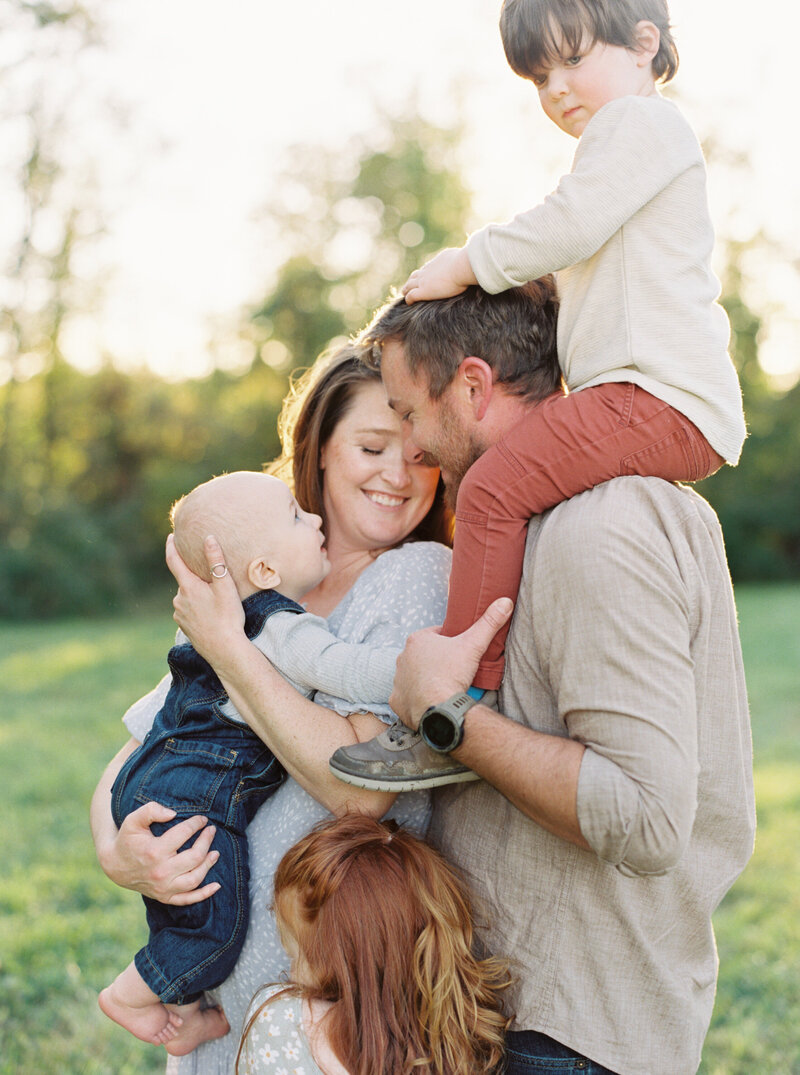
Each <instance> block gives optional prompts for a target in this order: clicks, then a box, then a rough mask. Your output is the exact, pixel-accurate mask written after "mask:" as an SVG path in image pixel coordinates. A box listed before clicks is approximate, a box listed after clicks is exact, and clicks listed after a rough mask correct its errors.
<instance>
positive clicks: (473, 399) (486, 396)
mask: <svg viewBox="0 0 800 1075" xmlns="http://www.w3.org/2000/svg"><path fill="white" fill-rule="evenodd" d="M458 376H459V378H460V380H461V383H462V385H463V387H464V388H465V390H466V393H467V399H468V402H469V406H470V409H471V410H472V413H473V416H474V417H475V419H476V420H477V421H478V422H480V421H481V419H482V418H483V417H484V415H485V414H486V410H487V408H488V406H489V401H490V400H491V398H492V391H493V390H494V373H493V372H492V367H491V366H490V365H489V363H488V362H486V361H484V359H482V358H478V357H477V356H476V355H468V356H467V357H466V358H465V359H463V360H462V362H461V365H460V366H459V367H458Z"/></svg>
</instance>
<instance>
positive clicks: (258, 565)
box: [247, 556, 281, 590]
mask: <svg viewBox="0 0 800 1075" xmlns="http://www.w3.org/2000/svg"><path fill="white" fill-rule="evenodd" d="M247 577H248V579H249V580H250V582H251V584H252V585H253V586H255V588H256V589H257V590H276V589H277V588H278V587H279V586H280V584H281V577H280V575H279V574H278V572H277V571H276V570H275V568H274V567H270V565H269V564H268V563H267V561H266V560H265V559H264V557H263V556H260V557H258V558H257V559H256V560H252V561H251V562H250V565H249V567H248V568H247Z"/></svg>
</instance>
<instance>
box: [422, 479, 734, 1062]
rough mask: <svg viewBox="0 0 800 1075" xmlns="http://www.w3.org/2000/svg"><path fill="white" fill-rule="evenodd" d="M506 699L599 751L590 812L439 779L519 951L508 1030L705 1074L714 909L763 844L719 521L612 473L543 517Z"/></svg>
mask: <svg viewBox="0 0 800 1075" xmlns="http://www.w3.org/2000/svg"><path fill="white" fill-rule="evenodd" d="M500 709H501V711H502V712H504V713H505V714H506V715H508V716H509V717H511V718H512V719H513V720H517V721H519V722H521V723H523V724H527V725H528V726H529V727H531V728H534V729H537V730H539V731H543V732H546V733H548V734H551V735H560V736H570V737H572V738H573V739H576V740H578V741H579V742H581V743H583V744H585V746H586V747H587V749H586V752H585V754H584V757H583V761H582V764H581V770H580V775H579V786H578V801H577V808H578V820H579V823H580V827H581V831H582V832H583V835H584V837H585V838H586V840H587V842H588V843H589V844H590V845H591V847H592V851H586V850H583V849H581V848H579V847H576V846H574V845H573V844H570V843H567V842H566V841H564V840H561V839H559V838H558V837H556V836H553V835H551V834H549V833H547V832H545V831H544V830H543V829H542V828H540V827H539V826H538V825H536V824H535V823H534V822H532V821H530V820H529V819H528V818H526V817H525V816H524V815H523V814H522V813H520V812H519V811H518V810H516V809H515V808H514V807H513V806H512V805H511V804H510V803H509V802H508V801H507V800H506V799H505V798H503V796H502V795H501V794H500V793H499V792H498V791H496V790H495V789H494V788H493V787H491V786H490V785H489V784H486V783H484V782H482V781H481V782H478V783H470V784H462V785H457V786H455V787H451V788H445V789H441V790H440V791H439V792H438V793H437V796H436V798H435V802H434V820H433V824H432V829H431V835H432V838H433V839H434V841H435V842H436V843H437V844H438V845H439V846H440V847H441V848H442V849H443V850H444V851H445V853H446V854H447V855H449V857H450V858H452V859H453V860H454V861H455V862H456V863H457V864H458V865H459V866H460V867H461V868H462V869H463V870H464V872H465V873H466V875H467V877H468V878H469V880H470V881H471V883H472V884H473V886H474V888H475V891H476V894H477V895H478V897H479V901H480V903H481V905H482V906H483V908H484V911H485V914H486V918H487V922H488V943H489V946H490V947H491V949H492V950H493V951H495V952H497V953H498V954H502V955H504V956H507V957H510V958H511V959H512V960H514V961H516V965H517V966H516V970H517V974H518V981H517V984H516V985H515V987H514V989H513V992H512V995H511V997H510V1007H511V1008H513V1010H514V1011H515V1013H516V1019H515V1023H514V1029H520V1030H521V1029H527V1030H538V1031H541V1032H543V1033H545V1034H549V1035H550V1036H551V1037H553V1038H555V1039H556V1040H558V1041H560V1042H562V1043H563V1044H565V1045H568V1046H570V1047H572V1048H574V1049H575V1050H576V1051H579V1052H581V1053H584V1054H585V1055H587V1056H589V1057H591V1058H592V1059H593V1060H596V1061H597V1062H598V1063H600V1064H603V1065H604V1066H606V1067H608V1068H610V1069H611V1070H612V1071H615V1072H619V1073H620V1075H684V1073H685V1075H688V1073H690V1072H695V1071H696V1070H697V1067H698V1065H699V1062H700V1053H701V1049H702V1043H703V1039H704V1036H705V1033H706V1031H707V1029H708V1024H709V1021H710V1018H711V1010H712V1006H713V1001H714V991H715V985H716V977H717V954H716V947H715V943H714V934H713V930H712V926H711V913H712V911H713V910H714V908H715V907H716V906H717V905H718V903H719V901H720V900H721V898H722V896H723V895H724V894H725V892H726V891H727V890H728V889H729V888H730V886H731V885H732V884H733V881H734V880H735V878H736V877H737V876H738V875H739V874H740V873H741V871H742V869H743V868H744V865H745V863H746V862H747V860H748V858H749V856H750V854H751V852H752V847H753V835H754V828H755V810H754V800H753V785H752V753H751V738H750V723H749V714H748V708H747V699H746V694H745V683H744V673H743V666H742V657H741V649H740V645H739V637H738V630H737V623H736V610H735V608H734V602H733V593H732V589H731V583H730V578H729V574H728V569H727V564H726V561H725V553H724V548H723V544H722V535H721V532H720V529H719V524H718V522H717V519H716V516H715V515H714V513H713V512H712V510H711V509H710V507H709V506H708V504H706V502H705V501H704V500H703V499H702V498H701V497H699V496H698V495H697V494H695V493H694V492H693V491H692V490H690V489H687V488H682V487H677V486H673V485H670V484H669V483H667V482H665V481H661V480H660V479H657V478H638V477H630V478H617V479H615V480H614V481H611V482H607V483H606V484H604V485H600V486H597V487H596V488H594V489H591V490H589V491H588V492H586V493H582V494H581V495H580V496H577V497H574V498H573V499H572V500H569V501H567V502H565V503H563V504H560V505H559V506H558V507H556V508H554V509H553V510H552V511H549V512H547V513H546V514H544V515H542V516H539V517H536V518H534V519H532V520H531V524H530V530H529V536H528V544H527V550H526V556H525V570H524V574H523V579H522V584H521V588H520V594H519V599H518V603H517V607H516V610H515V613H514V619H513V624H512V628H511V632H510V635H509V641H508V646H507V655H506V676H505V680H504V683H503V688H502V691H501V695H500Z"/></svg>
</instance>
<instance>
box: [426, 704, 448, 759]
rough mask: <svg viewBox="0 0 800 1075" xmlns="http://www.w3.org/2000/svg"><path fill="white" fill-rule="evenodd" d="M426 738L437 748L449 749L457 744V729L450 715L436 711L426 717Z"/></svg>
mask: <svg viewBox="0 0 800 1075" xmlns="http://www.w3.org/2000/svg"><path fill="white" fill-rule="evenodd" d="M425 738H426V739H427V741H428V743H430V745H431V746H434V747H436V749H437V750H449V749H450V748H451V747H453V746H455V745H456V729H455V726H454V725H453V721H452V719H451V718H450V717H448V716H446V715H445V714H444V713H439V712H437V711H434V712H433V713H429V714H428V715H427V716H426V717H425Z"/></svg>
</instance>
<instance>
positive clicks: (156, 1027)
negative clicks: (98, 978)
mask: <svg viewBox="0 0 800 1075" xmlns="http://www.w3.org/2000/svg"><path fill="white" fill-rule="evenodd" d="M97 1003H98V1004H99V1005H100V1007H101V1009H102V1010H103V1011H104V1012H105V1014H106V1015H107V1016H108V1017H109V1019H113V1020H114V1022H115V1023H119V1025H120V1026H122V1027H124V1028H125V1029H126V1030H128V1031H130V1033H131V1034H133V1035H135V1036H136V1037H137V1038H140V1039H141V1040H142V1041H148V1042H150V1044H151V1045H165V1044H166V1043H167V1042H168V1041H171V1040H172V1038H174V1037H175V1034H176V1033H177V1032H178V1027H177V1026H176V1020H175V1018H173V1015H172V1013H171V1012H169V1011H168V1010H167V1009H166V1007H165V1006H164V1005H163V1004H162V1003H161V1002H160V1001H156V1002H155V1003H154V1004H148V1005H145V1006H144V1007H133V1006H132V1005H130V1004H126V1003H125V1001H124V1000H122V999H121V998H120V997H119V996H118V995H117V994H116V992H115V990H114V986H113V985H110V986H108V988H107V989H104V990H103V991H102V993H101V994H100V996H99V997H98V998H97ZM178 1022H180V1019H179V1017H178Z"/></svg>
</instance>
